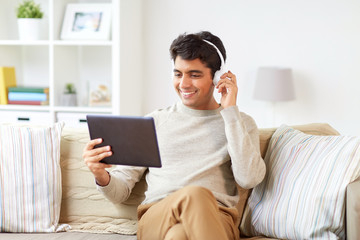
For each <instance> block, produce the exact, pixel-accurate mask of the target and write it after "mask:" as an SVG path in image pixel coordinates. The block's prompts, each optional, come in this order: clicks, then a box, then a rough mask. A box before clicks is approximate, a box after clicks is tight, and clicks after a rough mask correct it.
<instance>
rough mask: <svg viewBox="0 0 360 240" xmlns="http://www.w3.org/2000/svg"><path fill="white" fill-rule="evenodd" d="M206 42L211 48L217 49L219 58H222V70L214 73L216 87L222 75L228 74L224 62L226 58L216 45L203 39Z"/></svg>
mask: <svg viewBox="0 0 360 240" xmlns="http://www.w3.org/2000/svg"><path fill="white" fill-rule="evenodd" d="M202 40H203V41H204V42H206V43H207V44H210V45H211V46H213V47H214V48H215V49H216V52H217V53H218V55H219V57H220V61H221V66H220V69H219V70H217V71H216V72H215V73H214V78H213V82H214V85H215V86H216V84H217V83H218V81H219V80H220V77H221V75H223V74H224V73H226V67H225V61H224V57H223V55H222V54H221V52H220V50H219V49H218V48H217V47H216V45H215V44H213V43H212V42H210V41H208V40H205V39H202Z"/></svg>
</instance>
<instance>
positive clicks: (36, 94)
mask: <svg viewBox="0 0 360 240" xmlns="http://www.w3.org/2000/svg"><path fill="white" fill-rule="evenodd" d="M8 104H21V105H49V88H48V87H20V86H18V87H9V88H8Z"/></svg>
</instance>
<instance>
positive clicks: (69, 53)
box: [0, 0, 121, 122]
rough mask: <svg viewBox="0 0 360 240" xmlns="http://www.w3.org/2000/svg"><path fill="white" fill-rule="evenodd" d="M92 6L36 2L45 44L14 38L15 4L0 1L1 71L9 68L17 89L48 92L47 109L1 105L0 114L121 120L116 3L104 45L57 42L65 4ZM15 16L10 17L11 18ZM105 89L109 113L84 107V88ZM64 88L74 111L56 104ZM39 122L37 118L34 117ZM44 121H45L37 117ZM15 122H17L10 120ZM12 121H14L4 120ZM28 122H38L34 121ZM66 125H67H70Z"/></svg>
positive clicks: (106, 0)
mask: <svg viewBox="0 0 360 240" xmlns="http://www.w3.org/2000/svg"><path fill="white" fill-rule="evenodd" d="M92 2H94V0H36V3H39V4H40V5H41V7H42V10H43V11H44V24H43V29H42V30H43V32H44V36H43V37H42V39H44V40H36V41H22V40H18V39H17V38H18V37H17V32H16V31H17V20H16V16H15V11H14V9H15V7H16V6H17V5H18V1H13V0H4V1H2V3H1V8H0V66H14V67H15V71H16V79H17V85H24V86H45V87H49V89H50V93H49V105H48V106H30V105H0V114H5V113H6V114H7V115H9V114H12V113H14V114H15V113H16V114H17V115H19V113H22V112H23V113H26V112H29V113H32V114H33V115H32V116H35V114H36V112H39V114H40V113H41V114H45V115H46V114H47V116H48V119H47V120H49V121H50V122H54V121H57V120H59V119H57V116H60V115H61V116H62V118H64V116H66V117H65V118H64V119H66V120H67V119H69V121H70V119H71V116H74V119H75V121H76V118H79V116H81V117H82V116H84V115H86V114H120V112H121V109H120V85H121V83H120V82H121V81H120V48H119V46H120V18H119V16H120V2H121V1H119V0H97V1H96V2H97V3H111V4H112V11H113V12H112V23H111V26H112V30H111V34H110V35H111V36H112V37H111V39H109V40H60V32H61V25H62V22H63V17H64V13H65V8H66V5H67V4H68V3H92ZM11 12H14V14H10V13H11ZM94 81H101V82H104V83H107V84H108V85H109V86H110V89H111V95H112V96H111V98H112V103H111V106H109V107H90V106H87V103H88V100H87V96H88V91H89V84H91V83H92V82H94ZM67 83H73V84H74V85H75V87H76V91H77V93H78V94H77V97H78V99H77V100H78V106H75V107H67V106H62V104H61V94H62V92H63V91H64V88H65V85H66V84H67ZM39 116H40V115H39ZM41 116H44V115H41ZM14 117H16V116H14ZM8 119H13V118H8ZM33 119H39V118H38V115H36V117H35V118H33ZM70 122H71V121H70Z"/></svg>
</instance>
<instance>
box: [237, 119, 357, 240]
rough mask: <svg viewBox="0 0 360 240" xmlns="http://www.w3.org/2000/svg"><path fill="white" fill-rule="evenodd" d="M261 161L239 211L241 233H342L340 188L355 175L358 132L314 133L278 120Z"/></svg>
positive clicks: (290, 235)
mask: <svg viewBox="0 0 360 240" xmlns="http://www.w3.org/2000/svg"><path fill="white" fill-rule="evenodd" d="M265 162H266V165H267V175H266V177H265V179H264V181H263V182H262V183H261V184H259V185H258V186H256V187H255V188H254V189H253V191H252V194H251V196H250V197H249V200H248V205H247V207H246V210H245V213H244V217H243V222H242V224H241V230H242V232H243V233H244V234H245V235H248V236H256V235H265V236H268V237H273V238H282V239H310V238H317V239H338V238H340V239H344V238H345V229H344V215H345V205H344V200H345V190H346V186H347V185H348V184H349V183H350V182H352V181H354V180H355V179H356V178H357V177H359V175H360V138H359V137H350V136H313V135H307V134H304V133H302V132H300V131H298V130H295V129H293V128H290V127H288V126H285V125H283V126H281V127H280V128H278V129H277V130H276V132H275V133H274V135H273V136H272V138H271V140H270V144H269V147H268V150H267V153H266V156H265Z"/></svg>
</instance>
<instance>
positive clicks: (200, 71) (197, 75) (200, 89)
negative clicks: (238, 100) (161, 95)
mask: <svg viewBox="0 0 360 240" xmlns="http://www.w3.org/2000/svg"><path fill="white" fill-rule="evenodd" d="M173 82H174V88H175V91H176V92H177V93H178V95H179V96H180V98H181V101H182V103H183V104H184V105H185V106H187V107H189V108H192V109H196V110H212V109H216V108H218V107H219V105H218V104H217V102H216V100H215V99H214V97H213V92H214V85H213V82H212V77H211V69H210V68H208V67H206V66H205V65H204V64H203V63H202V62H201V61H200V59H198V58H197V59H194V60H184V59H182V58H181V57H179V56H177V57H176V59H175V66H174V80H173Z"/></svg>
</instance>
